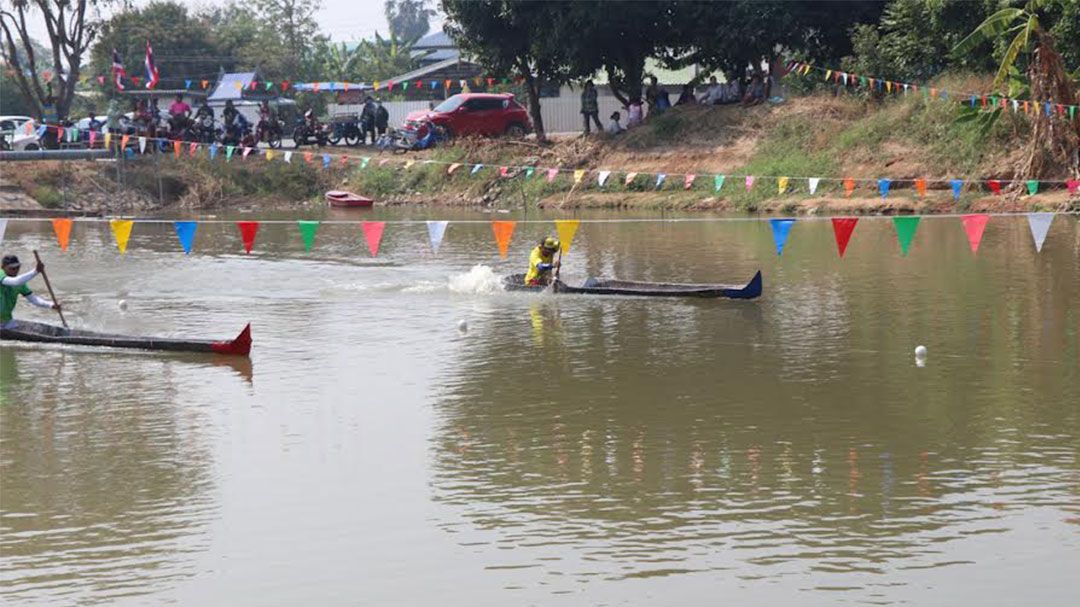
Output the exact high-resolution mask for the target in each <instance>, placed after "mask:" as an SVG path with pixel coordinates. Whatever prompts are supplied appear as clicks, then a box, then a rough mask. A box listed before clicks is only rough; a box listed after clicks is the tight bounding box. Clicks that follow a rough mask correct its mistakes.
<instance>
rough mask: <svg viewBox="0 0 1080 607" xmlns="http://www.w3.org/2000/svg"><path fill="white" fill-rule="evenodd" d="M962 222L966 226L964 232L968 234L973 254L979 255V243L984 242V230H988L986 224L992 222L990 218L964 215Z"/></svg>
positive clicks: (987, 216)
mask: <svg viewBox="0 0 1080 607" xmlns="http://www.w3.org/2000/svg"><path fill="white" fill-rule="evenodd" d="M960 221H961V222H963V224H964V232H965V233H967V239H968V244H969V245H970V246H971V252H972V253H977V252H978V251H979V243H980V242H982V237H983V230H985V229H986V223H987V222H988V221H990V216H989V215H964V216H963V217H961V218H960Z"/></svg>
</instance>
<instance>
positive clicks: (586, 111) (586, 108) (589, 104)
mask: <svg viewBox="0 0 1080 607" xmlns="http://www.w3.org/2000/svg"><path fill="white" fill-rule="evenodd" d="M581 117H582V119H583V120H584V121H585V134H586V135H588V134H589V133H590V132H591V129H590V128H589V119H590V118H591V119H592V121H593V122H595V123H596V131H597V132H598V133H599V132H603V130H604V125H602V124H600V106H599V104H598V102H597V100H596V86H594V85H593V81H592V80H586V81H585V88H584V89H582V91H581Z"/></svg>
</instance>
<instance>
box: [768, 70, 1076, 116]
mask: <svg viewBox="0 0 1080 607" xmlns="http://www.w3.org/2000/svg"><path fill="white" fill-rule="evenodd" d="M812 71H813V72H816V73H821V74H824V80H825V81H826V82H828V81H832V82H833V83H834V84H842V85H843V86H850V87H861V88H864V89H868V90H875V89H876V90H877V91H878V92H882V93H888V94H893V95H908V94H918V93H922V95H923V96H924V97H926V98H930V99H941V100H943V101H949V100H952V101H954V102H957V103H961V104H965V105H968V106H970V107H973V108H974V107H981V108H998V107H1000V108H1001V109H1003V110H1007V109H1009V108H1011V109H1012V111H1013V113H1014V114H1015V113H1019V112H1023V113H1024V114H1028V115H1032V114H1036V113H1038V112H1040V111H1041V112H1043V113H1044V114H1046V116H1047V117H1054V116H1058V117H1061V118H1065V117H1066V116H1068V119H1069V120H1074V119H1075V118H1076V109H1077V105H1076V104H1067V103H1060V102H1058V101H1055V100H1035V99H1015V98H1012V97H1007V96H1004V95H995V94H987V93H981V92H979V93H974V92H958V91H953V92H951V93H950V92H949V90H948V89H945V88H939V87H934V86H931V85H928V84H925V83H923V84H919V83H914V82H902V81H896V80H888V79H884V78H877V77H874V76H866V75H860V74H854V73H851V72H845V71H843V70H838V69H834V68H827V67H820V66H816V65H812V64H810V63H804V62H800V61H793V62H790V63H788V64H787V73H788V74H791V73H794V74H798V75H802V76H807V75H809V74H810V72H812Z"/></svg>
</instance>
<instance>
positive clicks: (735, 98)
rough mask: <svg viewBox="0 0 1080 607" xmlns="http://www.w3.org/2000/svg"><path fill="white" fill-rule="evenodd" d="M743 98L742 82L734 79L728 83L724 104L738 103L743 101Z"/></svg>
mask: <svg viewBox="0 0 1080 607" xmlns="http://www.w3.org/2000/svg"><path fill="white" fill-rule="evenodd" d="M742 98H743V88H742V80H739V79H738V78H732V79H731V80H730V81H728V86H727V91H726V95H725V99H724V103H738V102H740V101H742Z"/></svg>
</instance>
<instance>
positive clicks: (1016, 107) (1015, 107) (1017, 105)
mask: <svg viewBox="0 0 1080 607" xmlns="http://www.w3.org/2000/svg"><path fill="white" fill-rule="evenodd" d="M1012 106H1013V113H1014V114H1015V113H1016V112H1017V111H1018V110H1019V109H1020V102H1019V101H1017V100H1015V99H1013V100H1012Z"/></svg>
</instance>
